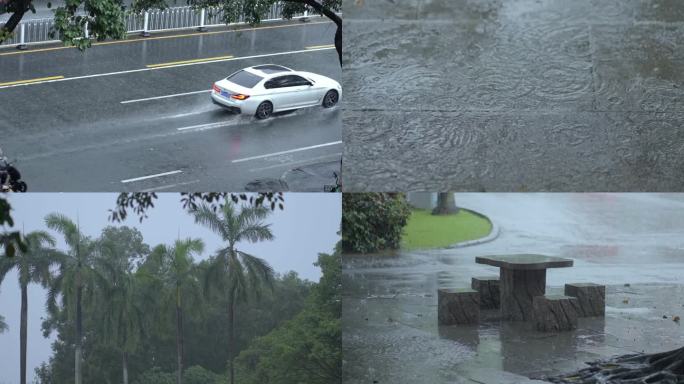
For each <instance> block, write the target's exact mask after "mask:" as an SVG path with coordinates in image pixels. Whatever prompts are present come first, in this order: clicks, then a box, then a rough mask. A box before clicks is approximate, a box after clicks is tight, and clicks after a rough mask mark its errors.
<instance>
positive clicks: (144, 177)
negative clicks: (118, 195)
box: [121, 169, 183, 184]
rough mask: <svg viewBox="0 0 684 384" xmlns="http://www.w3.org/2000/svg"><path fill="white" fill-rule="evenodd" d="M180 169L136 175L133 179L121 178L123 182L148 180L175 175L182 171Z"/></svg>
mask: <svg viewBox="0 0 684 384" xmlns="http://www.w3.org/2000/svg"><path fill="white" fill-rule="evenodd" d="M181 172H183V171H181V170H180V169H178V170H175V171H171V172H164V173H157V174H156V175H149V176H142V177H136V178H133V179H126V180H121V182H122V183H124V184H125V183H132V182H134V181H140V180H147V179H153V178H155V177H162V176H168V175H175V174H177V173H181Z"/></svg>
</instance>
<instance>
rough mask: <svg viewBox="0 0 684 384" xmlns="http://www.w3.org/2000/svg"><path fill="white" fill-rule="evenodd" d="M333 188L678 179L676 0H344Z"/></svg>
mask: <svg viewBox="0 0 684 384" xmlns="http://www.w3.org/2000/svg"><path fill="white" fill-rule="evenodd" d="M343 6H344V10H345V38H344V71H343V81H344V86H345V98H344V113H343V120H344V127H345V130H344V131H345V132H344V140H345V143H346V145H345V154H344V156H345V162H344V171H345V175H347V176H346V177H345V190H346V191H361V190H383V191H396V190H403V191H407V190H447V189H453V190H471V191H472V190H486V191H526V190H535V191H538V190H553V191H585V190H586V191H597V190H602V191H622V190H630V191H642V190H656V191H664V190H667V191H672V190H684V177H683V176H684V157H683V156H681V153H682V151H684V131H682V130H681V129H680V128H681V127H682V126H684V50H682V49H678V47H681V46H683V45H684V2H682V1H681V0H573V1H567V0H392V1H390V0H373V1H370V0H366V1H360V0H346V1H344V4H343Z"/></svg>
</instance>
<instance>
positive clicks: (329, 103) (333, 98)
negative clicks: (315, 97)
mask: <svg viewBox="0 0 684 384" xmlns="http://www.w3.org/2000/svg"><path fill="white" fill-rule="evenodd" d="M339 100H340V95H339V94H338V93H337V91H335V90H330V91H328V93H326V94H325V96H324V97H323V108H331V107H334V106H335V104H337V102H338V101H339Z"/></svg>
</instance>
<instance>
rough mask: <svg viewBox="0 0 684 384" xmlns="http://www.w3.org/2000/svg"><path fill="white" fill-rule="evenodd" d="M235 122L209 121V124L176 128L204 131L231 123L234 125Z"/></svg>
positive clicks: (179, 129)
mask: <svg viewBox="0 0 684 384" xmlns="http://www.w3.org/2000/svg"><path fill="white" fill-rule="evenodd" d="M234 124H235V122H233V121H227V122H226V121H223V122H219V123H207V124H199V125H191V126H189V127H181V128H176V130H178V131H189V130H196V131H204V130H207V129H213V128H221V127H227V126H229V125H234Z"/></svg>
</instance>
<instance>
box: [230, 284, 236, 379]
mask: <svg viewBox="0 0 684 384" xmlns="http://www.w3.org/2000/svg"><path fill="white" fill-rule="evenodd" d="M232 296H234V294H233V295H231V298H230V302H229V303H228V359H229V360H230V384H234V383H235V381H234V380H235V367H234V365H233V362H234V354H235V353H234V352H235V345H234V344H235V329H234V327H235V305H234V303H235V297H232Z"/></svg>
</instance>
